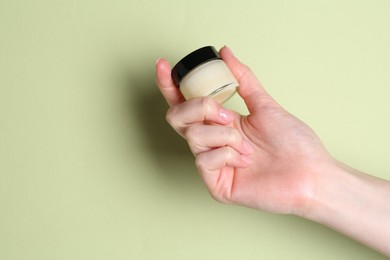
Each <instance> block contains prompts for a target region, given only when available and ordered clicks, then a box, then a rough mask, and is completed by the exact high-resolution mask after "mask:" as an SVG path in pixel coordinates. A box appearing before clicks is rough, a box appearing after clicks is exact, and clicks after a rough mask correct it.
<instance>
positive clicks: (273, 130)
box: [215, 103, 328, 213]
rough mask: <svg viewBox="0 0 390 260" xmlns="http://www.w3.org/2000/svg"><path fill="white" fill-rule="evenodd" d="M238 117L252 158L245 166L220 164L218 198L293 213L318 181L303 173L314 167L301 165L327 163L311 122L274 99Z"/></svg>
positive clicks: (312, 165) (273, 210)
mask: <svg viewBox="0 0 390 260" xmlns="http://www.w3.org/2000/svg"><path fill="white" fill-rule="evenodd" d="M239 118H240V119H239V120H236V122H240V123H239V124H237V123H236V124H235V125H236V127H237V128H238V130H239V131H240V132H241V133H242V134H243V135H244V136H245V137H246V138H247V139H248V140H250V142H251V143H252V146H253V148H254V150H255V151H254V152H253V153H252V155H251V159H252V161H253V163H252V164H251V165H250V166H249V167H247V168H232V167H224V168H222V169H221V171H220V176H219V183H218V182H217V183H216V186H215V189H216V191H221V192H220V194H219V196H220V198H219V199H220V200H223V201H226V200H227V201H230V202H233V203H240V204H244V205H246V206H250V207H255V208H261V209H264V210H268V211H272V212H278V213H291V209H292V208H296V207H297V206H300V205H299V204H302V203H304V201H302V198H304V197H307V196H303V195H307V194H305V193H307V192H310V190H311V189H312V184H313V182H314V177H315V176H310V175H307V174H305V173H306V172H311V171H307V169H303V167H315V166H316V164H318V163H322V162H324V157H328V155H327V152H326V151H325V149H324V148H323V146H322V144H321V142H320V141H319V139H318V138H317V136H316V135H315V134H314V133H313V131H312V130H311V129H310V128H309V127H307V126H306V125H305V124H304V123H303V122H301V121H300V120H298V119H297V118H295V117H294V116H292V115H291V114H289V113H288V112H286V111H285V110H284V109H282V108H281V107H280V106H279V105H277V104H276V103H272V105H270V106H264V107H263V108H262V109H261V110H260V111H258V112H256V113H252V114H251V115H249V116H247V117H239ZM318 151H320V152H318ZM298 165H299V167H298ZM302 165H303V167H302ZM229 180H230V181H229ZM297 204H298V205H297Z"/></svg>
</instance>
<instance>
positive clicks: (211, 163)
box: [195, 146, 251, 201]
mask: <svg viewBox="0 0 390 260" xmlns="http://www.w3.org/2000/svg"><path fill="white" fill-rule="evenodd" d="M195 164H196V167H197V168H198V171H199V173H200V176H201V177H202V179H203V182H204V183H205V184H206V186H207V188H208V190H209V191H210V193H211V195H212V196H213V197H214V198H215V199H217V200H221V201H222V200H223V198H224V197H225V198H226V197H229V196H230V195H229V193H230V192H231V185H232V183H233V177H234V171H235V170H234V168H244V167H248V166H249V165H250V164H251V160H250V159H249V158H248V157H247V156H245V155H241V154H240V153H238V152H237V151H235V150H234V149H232V148H230V147H227V146H225V147H222V148H219V149H215V150H212V151H209V152H204V153H201V154H199V155H198V156H197V157H196V161H195ZM229 187H230V188H229ZM224 189H225V190H224ZM226 189H227V190H226Z"/></svg>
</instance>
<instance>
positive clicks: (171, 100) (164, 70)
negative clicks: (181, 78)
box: [156, 59, 185, 106]
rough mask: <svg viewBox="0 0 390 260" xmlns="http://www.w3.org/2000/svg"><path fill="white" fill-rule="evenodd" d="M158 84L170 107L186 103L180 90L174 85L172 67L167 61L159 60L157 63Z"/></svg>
mask: <svg viewBox="0 0 390 260" xmlns="http://www.w3.org/2000/svg"><path fill="white" fill-rule="evenodd" d="M156 83H157V86H158V88H159V89H160V91H161V93H162V94H163V96H164V98H165V100H166V101H167V102H168V104H169V106H174V105H177V104H180V103H182V102H183V101H185V98H184V97H183V95H182V94H181V92H180V90H179V88H178V87H176V85H175V84H174V83H173V80H172V77H171V66H170V65H169V62H168V61H166V60H165V59H158V60H157V62H156Z"/></svg>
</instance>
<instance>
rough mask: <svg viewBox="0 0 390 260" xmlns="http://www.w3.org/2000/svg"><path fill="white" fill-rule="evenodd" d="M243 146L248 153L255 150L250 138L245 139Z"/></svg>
mask: <svg viewBox="0 0 390 260" xmlns="http://www.w3.org/2000/svg"><path fill="white" fill-rule="evenodd" d="M243 146H244V151H245V153H246V154H250V153H251V152H253V147H252V145H251V144H250V143H249V141H248V140H244V144H243Z"/></svg>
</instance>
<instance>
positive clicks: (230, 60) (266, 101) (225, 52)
mask: <svg viewBox="0 0 390 260" xmlns="http://www.w3.org/2000/svg"><path fill="white" fill-rule="evenodd" d="M220 55H221V57H222V59H223V60H224V61H225V62H226V64H227V65H228V66H229V68H230V69H231V70H232V72H233V74H234V76H235V77H236V79H237V81H238V82H239V88H238V93H239V94H240V96H241V97H242V98H243V99H244V101H245V103H246V105H247V107H248V110H249V112H251V113H253V112H255V111H256V110H257V109H260V108H262V107H263V106H266V105H277V103H276V102H275V101H274V100H273V99H272V97H271V96H270V95H269V94H268V93H267V92H266V91H265V89H264V87H263V86H262V85H261V83H260V82H259V80H258V79H257V78H256V76H255V75H254V74H253V72H252V71H251V70H250V69H249V67H248V66H246V65H245V64H243V63H241V62H240V61H239V60H238V59H237V58H236V57H235V56H234V54H233V53H232V51H231V50H230V49H229V48H228V47H226V46H225V47H223V48H222V49H221V50H220Z"/></svg>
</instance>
